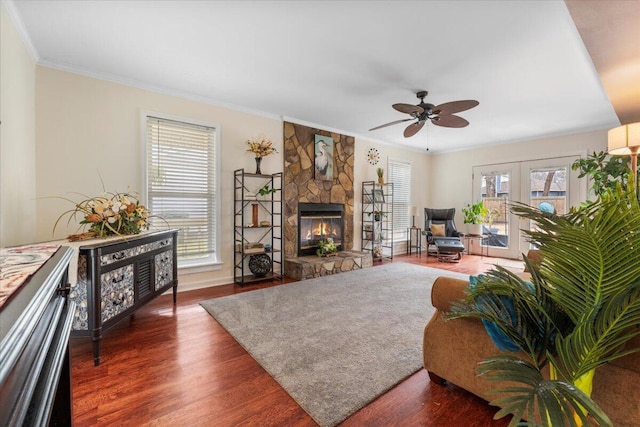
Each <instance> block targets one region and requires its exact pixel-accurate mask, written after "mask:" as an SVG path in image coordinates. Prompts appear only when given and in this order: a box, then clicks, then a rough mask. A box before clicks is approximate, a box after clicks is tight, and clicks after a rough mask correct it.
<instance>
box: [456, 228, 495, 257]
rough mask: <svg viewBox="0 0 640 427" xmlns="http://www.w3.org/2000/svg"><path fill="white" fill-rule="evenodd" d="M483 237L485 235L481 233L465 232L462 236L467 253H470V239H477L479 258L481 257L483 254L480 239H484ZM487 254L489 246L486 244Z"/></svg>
mask: <svg viewBox="0 0 640 427" xmlns="http://www.w3.org/2000/svg"><path fill="white" fill-rule="evenodd" d="M485 237H486V236H485V235H483V234H465V235H464V236H463V237H462V238H463V239H464V243H465V246H466V247H467V255H470V254H471V241H472V240H477V241H478V244H479V245H480V258H482V257H483V256H484V253H483V250H484V248H483V246H482V239H484V238H485ZM488 256H489V246H487V257H488Z"/></svg>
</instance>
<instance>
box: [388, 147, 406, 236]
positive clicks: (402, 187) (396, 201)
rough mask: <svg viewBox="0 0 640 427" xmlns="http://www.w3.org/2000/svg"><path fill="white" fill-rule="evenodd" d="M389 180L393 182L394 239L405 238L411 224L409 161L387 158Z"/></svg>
mask: <svg viewBox="0 0 640 427" xmlns="http://www.w3.org/2000/svg"><path fill="white" fill-rule="evenodd" d="M389 181H390V182H392V183H393V235H394V237H395V238H394V240H396V239H398V240H401V239H406V235H407V228H408V227H410V225H411V221H410V212H409V209H410V207H411V163H407V162H400V161H397V160H391V159H389Z"/></svg>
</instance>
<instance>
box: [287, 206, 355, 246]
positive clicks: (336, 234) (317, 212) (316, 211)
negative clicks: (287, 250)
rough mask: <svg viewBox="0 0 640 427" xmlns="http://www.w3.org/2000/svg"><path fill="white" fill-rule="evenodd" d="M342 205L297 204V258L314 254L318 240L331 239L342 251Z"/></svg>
mask: <svg viewBox="0 0 640 427" xmlns="http://www.w3.org/2000/svg"><path fill="white" fill-rule="evenodd" d="M343 229H344V205H341V204H338V203H299V204H298V256H302V255H311V254H315V253H316V249H317V248H318V242H319V241H320V239H326V238H329V237H331V238H332V239H333V242H334V243H335V244H336V246H337V247H338V249H339V250H340V249H342V236H343V234H342V233H343Z"/></svg>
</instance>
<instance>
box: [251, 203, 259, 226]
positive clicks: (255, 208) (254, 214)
mask: <svg viewBox="0 0 640 427" xmlns="http://www.w3.org/2000/svg"><path fill="white" fill-rule="evenodd" d="M251 224H252V225H253V226H254V227H257V226H258V224H259V222H258V204H257V203H252V204H251Z"/></svg>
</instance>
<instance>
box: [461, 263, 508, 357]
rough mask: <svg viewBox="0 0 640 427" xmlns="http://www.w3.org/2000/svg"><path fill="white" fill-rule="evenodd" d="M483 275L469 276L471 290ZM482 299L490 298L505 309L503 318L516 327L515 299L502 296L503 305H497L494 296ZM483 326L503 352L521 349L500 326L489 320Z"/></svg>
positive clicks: (483, 321)
mask: <svg viewBox="0 0 640 427" xmlns="http://www.w3.org/2000/svg"><path fill="white" fill-rule="evenodd" d="M482 276H483V275H482V274H481V275H479V276H469V287H470V288H471V289H473V288H475V287H476V286H477V285H478V284H479V283H480V280H482ZM481 298H490V299H491V300H492V301H494V305H498V306H501V307H503V308H504V309H505V310H506V312H504V313H503V317H504V318H505V319H511V321H512V322H513V323H512V324H513V325H514V326H515V322H516V312H515V308H514V306H513V299H512V298H511V297H508V296H501V297H500V302H501V304H496V303H495V298H494V296H493V295H485V296H482V297H481ZM482 324H483V325H484V328H485V329H486V331H487V333H488V334H489V337H490V338H491V341H493V344H494V345H495V346H496V347H497V348H498V349H499V350H502V351H518V350H520V347H518V346H517V345H516V344H515V343H514V342H513V341H512V340H511V338H509V337H508V336H507V335H506V334H505V333H504V332H502V330H501V329H500V327H499V326H498V325H496V324H495V322H491V321H489V320H485V319H482Z"/></svg>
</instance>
